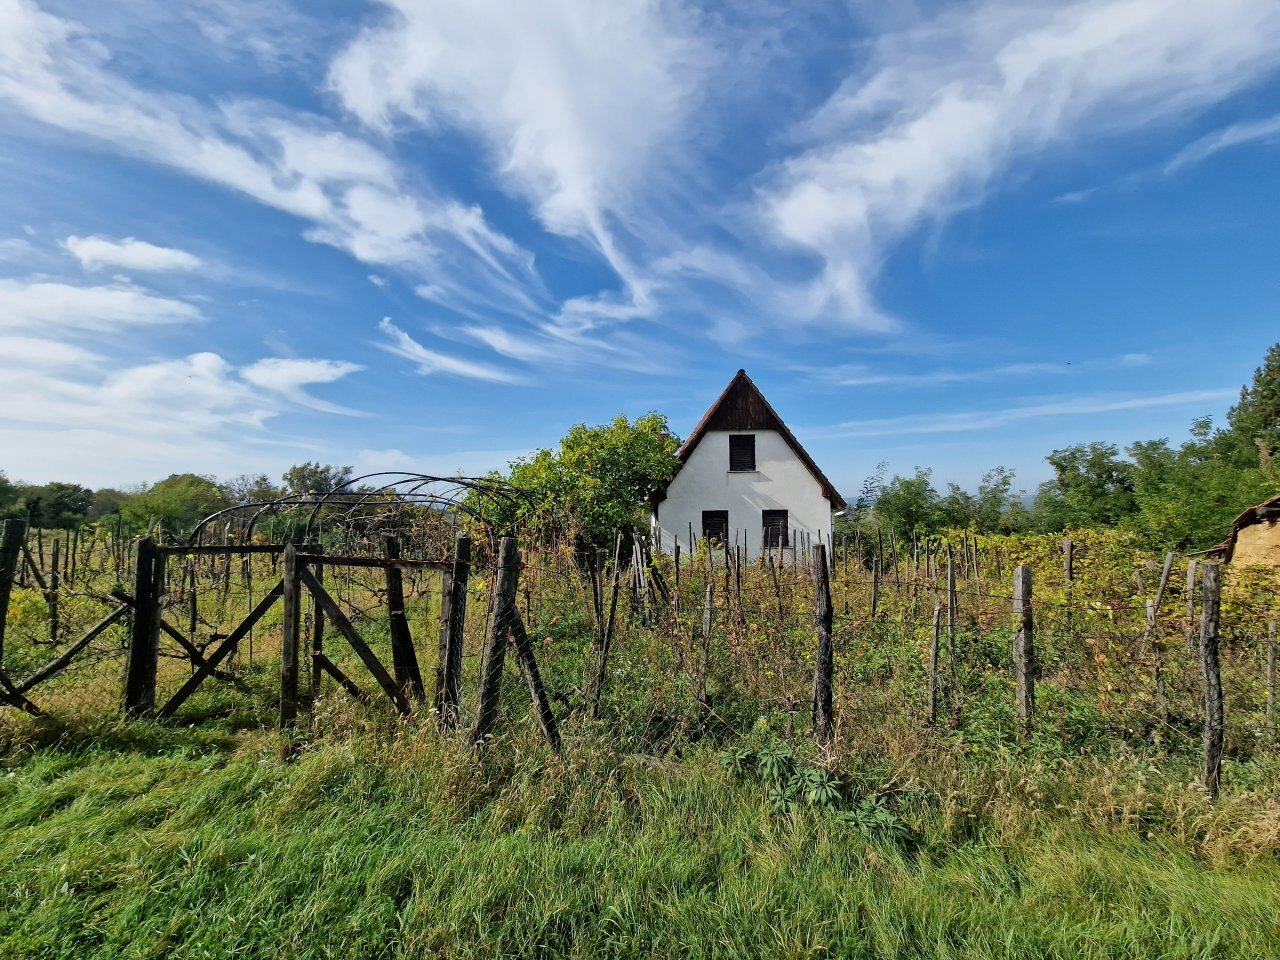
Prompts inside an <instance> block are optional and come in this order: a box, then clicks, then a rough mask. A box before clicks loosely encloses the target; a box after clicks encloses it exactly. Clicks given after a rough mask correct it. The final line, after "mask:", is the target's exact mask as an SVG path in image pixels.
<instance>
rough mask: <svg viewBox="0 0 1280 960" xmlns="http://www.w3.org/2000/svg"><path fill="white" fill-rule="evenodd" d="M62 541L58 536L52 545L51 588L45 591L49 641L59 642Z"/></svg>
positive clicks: (60, 630)
mask: <svg viewBox="0 0 1280 960" xmlns="http://www.w3.org/2000/svg"><path fill="white" fill-rule="evenodd" d="M61 545H62V541H61V540H59V539H58V538H57V537H54V538H53V543H52V545H51V547H50V549H51V550H52V553H51V555H50V565H49V590H48V592H46V593H45V595H44V599H45V603H47V604H48V606H49V642H50V643H57V642H58V634H60V633H61V632H62V629H61V627H62V624H61V622H60V621H61V618H60V617H59V616H58V595H59V594H60V593H61V591H62V570H61V568H60V567H59V566H58V561H59V554H60V553H61Z"/></svg>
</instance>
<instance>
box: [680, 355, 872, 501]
mask: <svg viewBox="0 0 1280 960" xmlns="http://www.w3.org/2000/svg"><path fill="white" fill-rule="evenodd" d="M708 430H776V431H777V432H778V433H779V434H780V435H781V436H782V439H783V440H785V441H786V442H787V446H789V447H790V448H791V450H792V452H793V453H795V455H796V456H797V457H799V458H800V462H801V463H803V464H804V465H805V466H806V467H807V468H808V470H809V473H811V474H812V475H813V479H815V480H817V481H818V485H819V486H821V487H822V494H823V496H825V497H826V498H827V499H828V500H829V501H830V502H831V507H832V509H833V510H843V509H845V508H846V507H847V506H848V504H847V503H845V500H844V497H842V496H840V493H839V491H837V490H836V488H835V485H834V484H833V483H832V482H831V481H830V480H828V479H827V477H826V474H824V473H823V472H822V471H821V470H819V469H818V465H817V464H816V463H814V462H813V458H812V457H811V456H809V454H808V452H807V451H806V450H805V448H804V447H802V446H800V441H799V440H797V439H796V438H795V434H793V433H792V432H791V431H790V430H789V429H788V428H787V425H786V424H785V423H783V422H782V418H781V417H780V416H778V412H777V411H776V410H774V409H773V407H772V406H770V405H769V401H768V400H766V399H765V398H764V394H762V393H761V392H760V388H759V387H757V386H756V385H755V383H754V382H752V380H751V378H750V377H748V376H747V371H745V370H739V371H738V372H737V374H736V375H735V376H734V378H733V379H732V380H730V381H729V385H728V386H727V387H725V388H724V392H723V393H721V394H720V396H719V397H717V398H716V402H715V403H713V404H711V406H710V408H709V409H708V410H707V412H706V413H704V414H703V415H702V419H701V420H699V421H698V425H697V426H696V427H694V428H693V432H692V433H690V434H689V436H688V439H686V440H685V442H684V443H683V444H682V445H681V446H680V449H679V450H677V451H676V456H677V457H678V458H679V460H680V462H681V463H684V462H686V461H687V460H688V459H689V455H690V454H692V453H693V450H694V448H695V447H696V446H697V445H698V444H699V443H700V442H701V440H702V438H703V436H704V435H705V434H706V433H707V431H708Z"/></svg>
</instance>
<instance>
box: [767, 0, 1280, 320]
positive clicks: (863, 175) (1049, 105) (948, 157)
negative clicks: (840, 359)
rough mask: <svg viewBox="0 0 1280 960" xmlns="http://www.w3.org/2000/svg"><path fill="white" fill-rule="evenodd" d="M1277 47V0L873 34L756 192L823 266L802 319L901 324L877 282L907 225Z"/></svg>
mask: <svg viewBox="0 0 1280 960" xmlns="http://www.w3.org/2000/svg"><path fill="white" fill-rule="evenodd" d="M1278 52H1280V5H1277V4H1275V3H1274V2H1271V0H1224V2H1223V3H1215V4H1204V3H1201V2H1199V0H1079V2H1074V3H1061V2H1057V0H1054V2H1032V3H1005V2H1001V0H985V2H978V3H968V4H961V5H949V6H944V7H942V8H941V13H939V14H937V15H935V16H933V17H931V18H929V19H926V20H922V21H920V22H918V23H916V24H913V25H911V26H909V27H906V28H905V29H900V30H894V31H891V32H888V33H886V34H884V35H882V36H880V37H878V38H876V40H875V41H874V43H872V44H871V46H870V48H869V51H868V54H869V55H868V58H867V60H866V63H865V65H860V66H857V67H855V68H854V69H852V70H851V72H850V75H849V77H848V79H847V80H846V81H845V82H844V84H843V85H842V86H841V88H840V89H839V90H838V91H837V92H836V93H835V94H834V95H833V96H832V97H831V98H830V99H829V100H828V101H827V103H826V104H825V105H824V106H823V108H822V109H821V110H820V111H818V113H817V114H816V115H815V116H814V117H813V118H812V119H811V120H810V121H809V122H808V123H807V124H806V125H805V127H804V128H803V129H802V138H801V143H802V144H803V149H801V150H800V151H799V152H798V153H796V154H794V155H793V156H790V157H787V158H785V159H783V160H781V161H780V162H779V163H778V164H777V166H776V168H775V170H774V171H773V172H772V173H771V175H770V176H769V177H768V178H767V181H766V183H765V184H764V185H763V186H762V187H761V189H760V193H759V217H760V221H761V223H762V225H763V227H764V228H765V229H766V230H767V231H768V232H769V234H770V235H771V236H772V237H773V238H774V239H775V240H776V241H777V242H778V243H780V244H783V245H789V246H793V247H795V248H798V249H801V250H805V251H809V252H810V253H811V254H812V255H814V256H815V257H816V258H817V259H818V261H819V263H820V265H821V268H820V272H819V274H818V276H817V278H816V279H815V280H813V282H812V283H810V284H808V285H807V286H806V287H804V288H803V290H801V291H800V292H799V295H798V296H797V297H796V298H795V308H796V312H797V316H799V317H809V318H815V319H824V320H827V321H830V322H832V323H837V324H843V325H846V326H852V327H861V328H864V329H876V330H886V329H891V328H892V327H893V326H894V319H893V318H891V317H889V316H887V315H886V314H885V313H884V312H883V311H882V309H881V308H880V306H879V305H878V304H877V302H876V297H875V294H874V287H875V283H876V279H877V275H878V273H879V270H880V266H881V263H882V262H883V259H884V257H885V256H886V255H887V254H888V253H889V252H891V251H892V250H893V249H894V247H895V246H896V245H897V244H898V243H900V242H901V241H902V240H903V239H904V238H905V237H907V236H909V235H910V234H912V233H913V232H915V231H916V230H918V229H920V228H921V227H922V226H926V225H930V224H939V223H944V222H945V221H946V220H947V219H948V218H950V217H951V216H952V215H953V214H955V213H956V212H957V211H959V210H962V209H965V208H967V207H970V206H973V205H975V204H976V203H978V202H979V201H980V200H981V199H982V198H983V197H984V196H986V195H987V194H988V193H989V192H990V191H991V190H992V189H995V188H996V186H997V185H998V183H999V182H1000V181H1001V180H1002V179H1003V178H1006V177H1007V176H1008V175H1009V174H1010V172H1011V171H1014V170H1015V169H1016V168H1017V166H1018V165H1019V164H1021V163H1023V162H1026V161H1028V160H1030V159H1032V158H1034V156H1035V155H1036V154H1038V153H1040V152H1041V151H1044V150H1046V149H1050V148H1053V147H1055V146H1058V145H1060V144H1064V143H1066V142H1067V138H1068V137H1073V138H1080V137H1096V136H1101V135H1108V134H1114V133H1117V132H1121V131H1126V130H1132V129H1137V128H1141V127H1144V126H1146V125H1149V124H1153V123H1161V122H1165V121H1168V120H1170V119H1173V118H1176V117H1179V116H1184V115H1186V114H1188V113H1191V112H1193V111H1196V110H1198V109H1200V108H1202V107H1204V106H1205V105H1207V104H1211V103H1214V102H1216V101H1218V100H1220V99H1222V98H1224V97H1227V96H1229V95H1231V94H1232V93H1234V92H1236V91H1238V90H1241V89H1243V88H1245V87H1248V86H1250V85H1252V84H1254V83H1256V82H1257V81H1258V80H1259V79H1260V78H1262V77H1264V76H1266V75H1268V74H1270V73H1272V72H1274V71H1275V70H1276V67H1277V53H1278Z"/></svg>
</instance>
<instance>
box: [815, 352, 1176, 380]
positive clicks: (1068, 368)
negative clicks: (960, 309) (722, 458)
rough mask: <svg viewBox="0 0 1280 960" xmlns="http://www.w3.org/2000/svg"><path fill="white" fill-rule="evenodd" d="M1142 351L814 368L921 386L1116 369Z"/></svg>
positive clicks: (826, 375)
mask: <svg viewBox="0 0 1280 960" xmlns="http://www.w3.org/2000/svg"><path fill="white" fill-rule="evenodd" d="M1151 362H1152V361H1151V357H1149V356H1148V355H1147V354H1145V353H1126V354H1124V355H1123V356H1119V357H1113V358H1105V359H1096V360H1082V361H1080V362H1078V363H1073V362H1070V361H1068V362H1063V361H1055V362H1042V363H1005V364H1000V365H998V366H994V367H976V368H973V369H946V370H930V371H928V372H925V373H916V372H897V371H886V370H884V369H883V368H877V367H873V366H871V365H869V364H845V365H841V366H835V367H824V368H821V369H819V370H817V371H816V372H815V376H817V377H818V378H819V379H821V380H825V381H828V382H830V383H834V384H836V385H838V386H842V387H870V386H901V387H921V386H934V385H940V384H950V383H976V382H982V381H989V380H1003V379H1012V378H1018V377H1041V376H1050V377H1059V376H1069V375H1071V374H1075V373H1085V372H1090V371H1098V370H1119V369H1124V368H1132V367H1143V366H1146V365H1148V364H1149V363H1151Z"/></svg>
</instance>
